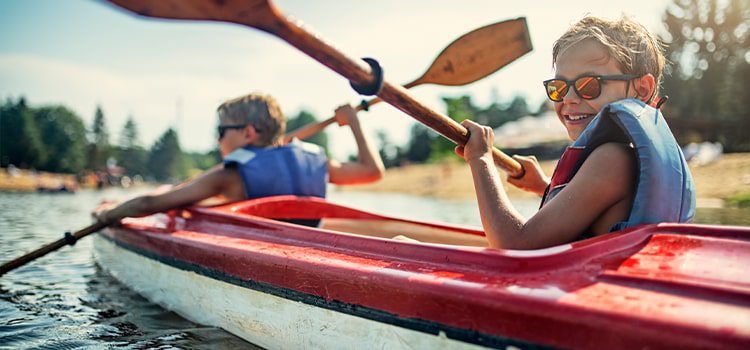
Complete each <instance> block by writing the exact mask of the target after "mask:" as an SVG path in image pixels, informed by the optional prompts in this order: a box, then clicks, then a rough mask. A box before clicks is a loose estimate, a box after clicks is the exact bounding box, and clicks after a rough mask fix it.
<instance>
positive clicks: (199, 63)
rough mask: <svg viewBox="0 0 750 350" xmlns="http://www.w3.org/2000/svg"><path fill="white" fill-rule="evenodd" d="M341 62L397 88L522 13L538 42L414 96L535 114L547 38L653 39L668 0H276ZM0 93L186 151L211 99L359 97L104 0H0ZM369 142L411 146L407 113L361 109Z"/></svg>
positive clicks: (322, 110)
mask: <svg viewBox="0 0 750 350" xmlns="http://www.w3.org/2000/svg"><path fill="white" fill-rule="evenodd" d="M274 3H275V4H276V5H277V6H278V7H279V8H280V9H281V10H282V12H284V13H285V14H287V15H290V16H293V17H294V18H295V19H296V20H298V21H301V22H302V23H304V26H305V28H307V29H309V30H311V31H312V32H314V33H315V34H317V35H318V36H320V37H322V38H323V39H324V40H325V41H326V42H328V43H330V44H332V45H333V46H335V47H336V48H338V49H339V50H341V51H342V52H344V53H345V54H346V55H348V56H350V57H365V56H367V57H374V58H376V59H378V61H379V62H380V64H381V66H382V67H383V68H384V71H385V79H386V80H387V81H389V82H391V83H394V84H405V83H408V82H410V81H412V80H414V79H416V78H417V77H419V76H420V75H422V73H424V71H425V70H426V69H427V68H428V67H429V66H430V64H431V63H432V62H433V60H434V59H435V57H436V56H437V55H438V54H439V53H440V52H441V51H442V49H443V48H445V47H446V46H447V45H448V44H449V43H451V42H452V41H453V40H454V39H456V38H458V37H460V36H461V35H463V34H465V33H467V32H469V31H471V30H474V29H476V28H479V27H482V26H484V25H487V24H491V23H495V22H499V21H502V20H506V19H513V18H517V17H526V19H527V21H528V26H529V29H530V35H531V40H532V43H533V45H534V50H533V51H532V52H531V53H529V54H527V55H525V56H523V57H521V58H520V59H518V60H517V61H515V62H513V63H512V64H510V65H508V66H506V67H504V68H503V69H501V70H500V71H498V72H496V73H494V74H492V75H490V76H488V77H486V78H484V79H482V80H480V81H478V82H475V83H472V84H469V85H465V86H460V87H446V86H437V85H422V86H417V87H414V88H412V90H411V91H412V93H413V95H414V96H415V97H416V98H417V99H418V100H420V101H422V102H423V103H425V104H427V105H428V106H430V107H432V108H433V109H435V110H437V111H440V112H442V113H444V112H445V107H444V104H443V102H442V100H441V98H442V97H458V96H463V95H470V96H471V97H472V99H473V101H474V103H475V104H476V105H478V106H480V107H486V106H488V105H489V104H491V103H492V102H493V101H498V102H504V101H509V100H510V99H511V98H513V97H514V96H516V95H522V96H525V97H526V98H527V100H528V101H529V105H530V106H531V107H532V108H536V106H538V105H539V104H541V103H542V101H544V99H545V97H544V91H543V89H542V83H541V82H542V81H543V80H545V79H548V78H549V77H551V76H552V75H553V71H552V67H551V49H552V44H553V42H554V41H555V39H556V38H558V37H559V36H560V35H561V34H562V33H563V32H564V31H565V30H566V29H567V28H568V27H569V26H570V25H571V24H573V23H575V22H576V21H578V20H580V19H581V18H583V17H584V16H585V15H589V14H590V15H595V16H602V17H607V18H617V17H619V16H620V15H622V14H626V15H628V16H630V17H632V18H634V19H636V20H638V21H640V22H641V23H643V24H644V25H645V26H646V27H647V28H649V29H650V30H652V31H653V32H656V33H661V32H663V31H664V28H663V26H662V24H661V17H662V15H663V13H664V10H665V8H666V6H667V4H668V1H667V0H630V1H626V2H623V1H617V2H608V1H590V0H588V1H579V0H568V1H564V2H556V1H506V0H495V1H492V0H485V1H479V0H462V1H455V0H429V1H427V0H419V1H417V0H415V1H403V0H380V1H360V0H316V1H309V0H308V1H305V0H278V1H274ZM0 33H2V35H0V98H2V99H6V98H14V99H15V98H18V97H20V96H24V97H25V98H26V100H27V101H28V103H29V104H30V105H32V106H41V105H49V104H62V105H64V106H66V107H68V108H70V109H72V110H73V111H74V112H76V113H77V114H78V115H79V116H81V117H82V118H83V120H84V122H85V124H86V125H87V126H90V125H91V121H92V120H93V117H94V112H95V110H96V107H97V106H101V107H102V109H103V111H104V115H105V117H106V121H107V125H108V129H109V132H110V141H111V142H113V143H116V142H117V141H118V140H119V135H120V133H121V130H122V127H123V125H124V124H125V121H126V120H127V118H128V116H132V117H133V118H134V119H135V121H136V124H137V126H138V128H139V133H140V139H141V141H142V143H143V144H144V145H145V146H147V147H148V146H150V145H152V144H153V142H154V141H155V140H156V139H157V138H158V137H159V136H160V135H161V134H162V133H163V132H164V131H165V130H166V129H167V128H169V127H173V128H175V129H176V130H177V132H178V134H179V137H180V143H181V146H182V148H183V150H188V151H200V152H203V151H208V150H210V149H212V148H214V147H215V146H216V131H215V129H216V125H217V119H216V114H215V110H216V107H217V106H218V105H219V104H220V103H221V102H223V101H224V100H227V99H229V98H233V97H237V96H240V95H244V94H246V93H250V92H254V91H260V92H265V93H268V94H271V95H273V96H275V97H276V98H277V99H278V100H279V102H280V104H281V106H282V109H283V111H284V113H285V114H286V115H287V116H290V117H291V116H294V115H296V114H297V113H298V112H299V111H301V110H307V111H309V112H311V113H313V114H314V115H315V116H317V117H318V119H319V120H323V119H327V118H328V117H331V116H332V115H333V110H334V109H335V108H336V107H337V106H339V105H342V104H346V103H352V104H356V103H358V102H359V101H360V100H361V99H362V98H361V97H360V96H358V95H357V94H356V93H355V92H354V91H353V90H352V89H351V87H350V86H349V84H348V82H347V81H346V80H345V79H344V78H342V77H340V76H338V75H337V74H336V73H334V72H333V71H331V70H329V69H328V68H326V67H325V66H323V65H321V64H319V63H318V62H316V61H314V60H313V59H311V58H310V57H308V56H306V55H304V54H302V53H300V52H298V51H297V50H296V49H295V48H293V47H291V46H290V45H288V44H286V43H285V42H283V41H282V40H281V39H278V38H276V37H274V36H272V35H270V34H267V33H264V32H261V31H258V30H254V29H252V28H247V27H242V26H238V25H232V24H224V23H208V22H184V21H162V20H152V19H144V18H139V17H135V16H133V15H131V14H129V13H126V12H123V11H121V10H119V9H117V8H115V7H114V6H112V5H110V4H108V3H106V2H102V1H83V0H64V1H58V0H28V1H21V0H6V1H0ZM360 117H361V118H360V120H361V121H362V125H363V127H364V128H365V130H366V132H367V133H368V135H370V136H371V139H372V140H373V142H376V143H377V141H376V138H375V134H376V132H377V131H379V130H383V131H385V132H386V133H387V135H388V137H389V138H390V140H391V141H392V142H394V143H396V144H399V145H401V144H404V143H405V142H407V140H408V136H409V129H410V128H411V125H412V124H413V123H414V120H413V119H412V118H411V117H409V116H408V115H406V114H404V113H402V112H400V111H398V110H396V109H395V108H394V107H392V106H389V105H387V104H385V103H381V104H379V105H377V106H374V107H373V108H372V109H371V110H370V111H369V112H361V113H360ZM327 132H328V135H329V140H330V141H329V146H330V147H329V148H330V149H331V152H332V154H333V155H334V157H337V158H343V157H345V156H347V155H349V154H354V153H356V144H355V142H354V139H353V137H352V136H351V132H350V131H349V130H348V128H339V127H338V126H336V125H333V126H330V127H329V128H328V129H327Z"/></svg>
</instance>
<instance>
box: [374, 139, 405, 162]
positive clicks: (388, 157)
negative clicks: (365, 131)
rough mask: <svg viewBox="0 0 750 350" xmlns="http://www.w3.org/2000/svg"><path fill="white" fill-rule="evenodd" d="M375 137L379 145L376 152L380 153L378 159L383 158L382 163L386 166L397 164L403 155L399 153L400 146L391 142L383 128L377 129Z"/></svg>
mask: <svg viewBox="0 0 750 350" xmlns="http://www.w3.org/2000/svg"><path fill="white" fill-rule="evenodd" d="M377 138H378V144H379V146H380V147H379V149H378V153H379V154H380V159H382V160H383V165H385V167H386V168H392V167H395V166H399V165H400V163H401V158H402V156H403V155H402V154H401V153H402V151H401V148H400V147H398V146H396V145H394V144H393V143H392V142H391V140H390V138H389V137H388V133H387V132H386V131H385V130H378V131H377Z"/></svg>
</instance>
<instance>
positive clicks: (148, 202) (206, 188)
mask: <svg viewBox="0 0 750 350" xmlns="http://www.w3.org/2000/svg"><path fill="white" fill-rule="evenodd" d="M238 181H241V179H240V178H239V174H238V173H237V171H236V170H235V169H231V168H228V169H217V168H214V169H212V170H209V171H208V172H206V173H204V174H203V175H201V176H199V177H198V178H196V179H194V180H192V181H188V182H186V183H184V184H182V185H180V186H177V187H175V188H173V189H171V190H169V191H167V192H164V193H161V194H156V195H145V196H140V197H136V198H133V199H131V200H128V201H126V202H124V203H122V204H120V205H118V206H116V207H115V208H112V209H110V210H103V211H100V212H98V213H95V215H96V217H97V218H98V219H99V221H102V222H116V221H118V220H120V219H122V218H124V217H139V216H146V215H149V214H153V213H157V212H161V211H165V210H169V209H174V208H179V207H183V206H186V205H189V204H193V203H195V202H198V201H200V200H203V199H206V198H209V197H211V196H214V195H217V194H222V193H223V192H224V190H225V189H226V188H227V186H228V185H229V184H233V183H235V182H238Z"/></svg>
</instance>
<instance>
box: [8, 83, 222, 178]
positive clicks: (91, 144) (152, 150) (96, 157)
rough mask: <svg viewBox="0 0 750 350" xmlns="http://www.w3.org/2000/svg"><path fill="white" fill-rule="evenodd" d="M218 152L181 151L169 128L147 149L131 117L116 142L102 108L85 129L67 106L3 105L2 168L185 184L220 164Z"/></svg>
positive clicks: (173, 131) (9, 103)
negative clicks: (102, 174)
mask: <svg viewBox="0 0 750 350" xmlns="http://www.w3.org/2000/svg"><path fill="white" fill-rule="evenodd" d="M218 159H219V157H218V152H217V151H215V150H213V151H209V152H206V153H198V152H183V151H182V149H181V147H180V143H179V138H178V135H177V132H176V131H175V130H174V129H172V128H169V129H167V130H166V131H165V132H164V133H163V134H162V135H161V136H160V137H159V138H158V139H157V140H156V141H155V142H154V144H153V145H152V146H151V147H149V148H146V147H144V146H143V145H142V144H141V142H140V139H139V133H138V127H137V125H136V123H135V120H134V119H133V117H132V116H130V117H129V118H128V119H127V121H126V122H125V124H124V125H123V127H122V131H121V133H120V138H119V141H118V142H117V143H112V142H111V138H110V133H109V128H108V126H107V122H106V118H105V116H104V112H103V110H102V108H101V106H99V107H97V108H96V111H95V113H94V120H93V122H92V124H91V126H90V127H89V128H86V126H85V125H84V122H83V120H82V119H81V117H79V116H78V115H77V114H76V113H75V112H73V111H71V110H70V109H68V108H67V107H64V106H43V107H32V106H29V105H28V104H27V102H26V100H25V98H23V97H21V98H19V99H18V100H16V101H14V100H12V99H7V100H6V101H5V102H4V103H3V104H2V105H0V166H2V167H8V166H9V165H14V166H17V167H20V168H28V169H36V170H41V171H48V172H54V173H68V174H81V173H83V172H86V171H100V172H110V173H111V172H112V170H113V169H119V170H118V171H117V175H118V176H119V175H128V176H136V175H138V176H141V177H143V178H146V179H150V180H154V181H173V180H179V179H184V178H185V177H187V176H189V175H191V173H192V172H195V171H200V170H205V169H207V168H209V167H211V166H213V165H214V164H216V162H217V161H218Z"/></svg>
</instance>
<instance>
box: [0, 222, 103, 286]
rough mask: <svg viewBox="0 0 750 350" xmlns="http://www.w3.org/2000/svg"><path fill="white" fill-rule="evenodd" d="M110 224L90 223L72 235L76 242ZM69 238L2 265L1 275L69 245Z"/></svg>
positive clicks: (0, 268)
mask: <svg viewBox="0 0 750 350" xmlns="http://www.w3.org/2000/svg"><path fill="white" fill-rule="evenodd" d="M107 225H108V224H105V223H102V222H97V223H95V224H93V225H90V226H88V227H86V228H84V229H82V230H80V231H76V233H74V234H72V235H71V236H72V237H73V238H74V242H75V241H77V240H79V239H81V238H83V237H86V236H88V235H89V234H92V233H94V232H97V231H99V230H101V229H103V228H104V227H107ZM68 241H69V239H67V238H61V239H59V240H57V241H54V242H52V243H49V244H47V245H45V246H43V247H41V248H39V249H37V250H35V251H33V252H31V253H28V254H26V255H24V256H22V257H19V258H16V259H13V260H11V261H9V262H7V263H5V264H3V265H2V266H0V276H2V275H4V274H5V273H6V272H9V271H11V270H14V269H16V268H18V267H21V266H23V265H26V264H27V263H29V262H31V261H33V260H36V259H37V258H40V257H42V256H45V255H47V254H48V253H50V252H53V251H55V250H58V249H60V248H62V247H64V246H66V245H68V244H69V243H68Z"/></svg>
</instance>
